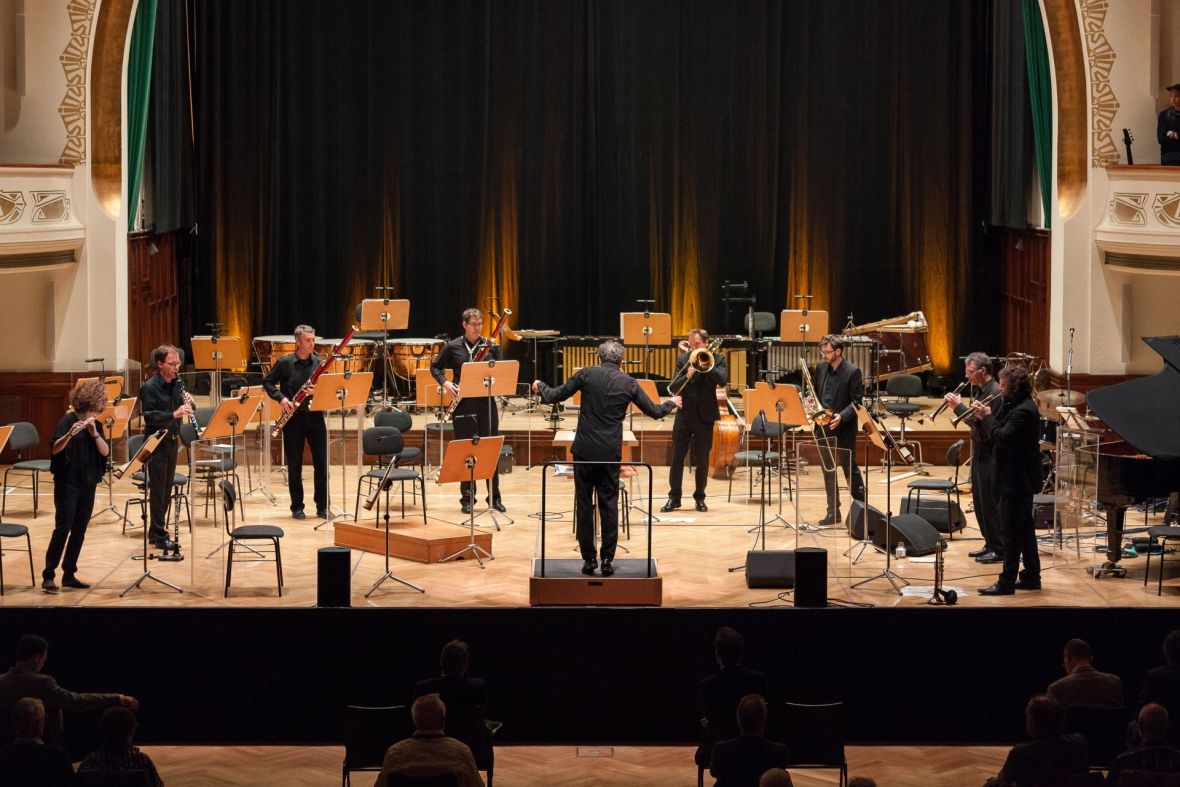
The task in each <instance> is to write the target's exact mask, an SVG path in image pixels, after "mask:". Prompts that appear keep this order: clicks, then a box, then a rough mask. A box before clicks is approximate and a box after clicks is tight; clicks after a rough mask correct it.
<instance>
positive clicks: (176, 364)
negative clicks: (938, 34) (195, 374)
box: [164, 361, 180, 369]
mask: <svg viewBox="0 0 1180 787" xmlns="http://www.w3.org/2000/svg"><path fill="white" fill-rule="evenodd" d="M164 365H165V366H171V367H172V368H173V369H179V368H180V361H164Z"/></svg>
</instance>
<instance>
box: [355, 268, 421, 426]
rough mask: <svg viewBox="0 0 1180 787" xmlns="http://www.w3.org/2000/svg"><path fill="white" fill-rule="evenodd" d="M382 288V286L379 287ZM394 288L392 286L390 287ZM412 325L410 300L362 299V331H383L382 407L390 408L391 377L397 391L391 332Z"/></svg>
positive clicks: (384, 408)
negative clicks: (390, 346) (390, 355)
mask: <svg viewBox="0 0 1180 787" xmlns="http://www.w3.org/2000/svg"><path fill="white" fill-rule="evenodd" d="M378 289H380V288H378ZM389 289H392V288H389ZM409 327H410V302H409V300H407V299H405V298H365V299H364V300H363V301H361V325H360V329H361V330H362V331H381V357H382V358H383V359H384V361H383V363H384V364H385V365H384V367H383V368H382V372H383V374H382V375H381V409H383V410H388V409H389V379H390V377H393V378H394V383H393V384H394V386H395V388H394V392H395V393H396V392H397V388H396V386H397V376H396V375H394V373H393V363H392V362H391V361H390V360H389V332H390V331H404V330H405V329H406V328H409Z"/></svg>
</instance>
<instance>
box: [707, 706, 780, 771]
mask: <svg viewBox="0 0 1180 787" xmlns="http://www.w3.org/2000/svg"><path fill="white" fill-rule="evenodd" d="M737 725H738V729H739V730H740V731H741V735H739V736H738V737H737V738H733V739H732V740H725V741H718V742H717V744H716V745H715V746H713V757H712V759H711V760H710V761H709V773H711V774H713V778H715V779H716V780H717V784H716V787H758V780H759V779H760V778H761V777H762V774H764V773H766V771H768V770H769V769H771V768H786V767H787V765H788V764H790V759H791V750H790V749H788V748H787V746H786V744H783V743H776V742H774V741H768V740H766V700H764V699H763V698H762V697H761V696H759V695H757V694H747V695H746V696H745V697H742V700H741V702H739V703H738V707H737Z"/></svg>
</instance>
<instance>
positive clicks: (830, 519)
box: [816, 514, 840, 527]
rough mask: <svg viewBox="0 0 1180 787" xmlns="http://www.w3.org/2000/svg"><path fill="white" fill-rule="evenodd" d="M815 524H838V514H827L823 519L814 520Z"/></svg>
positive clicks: (824, 525)
mask: <svg viewBox="0 0 1180 787" xmlns="http://www.w3.org/2000/svg"><path fill="white" fill-rule="evenodd" d="M816 524H817V525H819V526H820V527H833V526H834V525H838V524H840V515H839V514H828V515H827V516H825V517H824V518H823V519H821V520H819V521H818V522H816Z"/></svg>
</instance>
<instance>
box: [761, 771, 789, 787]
mask: <svg viewBox="0 0 1180 787" xmlns="http://www.w3.org/2000/svg"><path fill="white" fill-rule="evenodd" d="M758 787H795V783H794V782H793V781H791V774H789V773H787V772H786V771H785V770H784V769H782V768H771V769H770V770H769V771H767V772H766V773H764V774H762V778H761V779H759V780H758Z"/></svg>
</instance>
